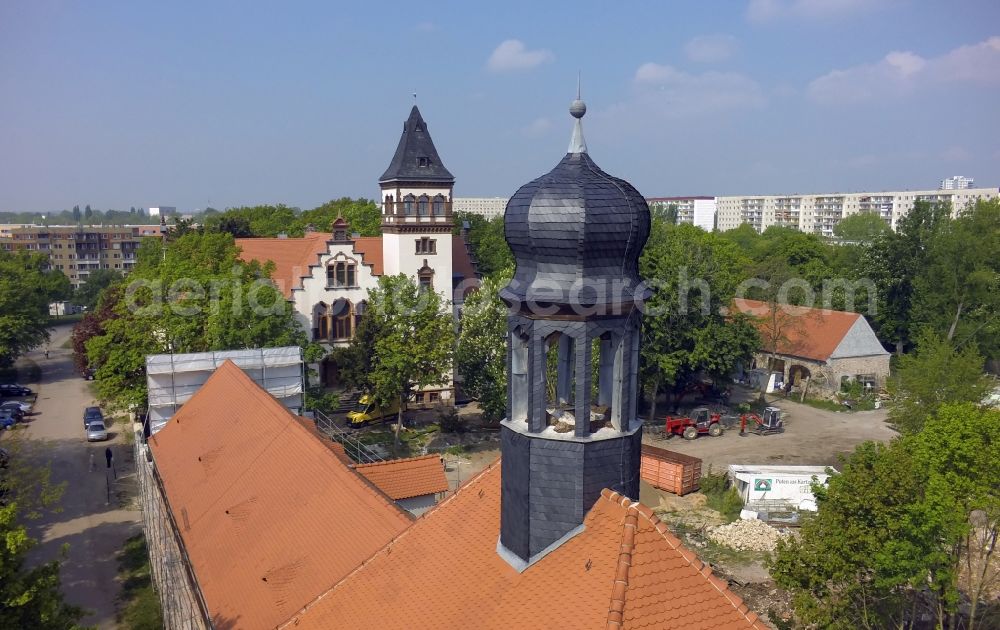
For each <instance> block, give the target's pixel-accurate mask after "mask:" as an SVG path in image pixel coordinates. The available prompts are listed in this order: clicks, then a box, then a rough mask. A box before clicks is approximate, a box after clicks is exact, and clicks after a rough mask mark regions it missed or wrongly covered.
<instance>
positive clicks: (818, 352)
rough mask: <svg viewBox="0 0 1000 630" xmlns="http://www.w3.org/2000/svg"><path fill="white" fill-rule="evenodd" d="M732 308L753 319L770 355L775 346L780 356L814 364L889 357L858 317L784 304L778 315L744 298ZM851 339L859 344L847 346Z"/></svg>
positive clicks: (763, 303)
mask: <svg viewBox="0 0 1000 630" xmlns="http://www.w3.org/2000/svg"><path fill="white" fill-rule="evenodd" d="M733 306H734V307H735V309H736V310H738V311H741V312H743V313H746V314H747V315H750V316H751V317H752V318H753V319H754V323H755V324H756V326H757V330H758V332H760V336H761V344H762V347H761V350H763V351H770V350H771V349H770V348H768V347H767V346H768V345H769V344H771V343H773V342H776V343H775V352H776V353H777V354H783V355H787V356H795V357H801V358H803V359H812V360H814V361H828V360H829V359H830V358H831V357H835V358H844V357H847V356H876V355H885V354H888V352H886V350H885V348H883V347H882V344H881V343H879V341H878V338H877V337H876V336H875V333H874V332H872V330H871V326H870V325H869V324H868V321H867V320H866V319H865V318H864V317H862V316H861V315H859V314H858V313H849V312H846V311H834V310H827V309H821V308H808V307H805V306H790V305H784V304H782V305H780V307H779V308H778V309H777V313H775V312H774V311H772V310H771V306H770V305H769V304H768V303H767V302H761V301H759V300H747V299H744V298H737V299H735V300H733ZM852 329H853V330H854V332H852ZM865 329H867V333H870V334H866V332H865ZM849 334H850V335H849ZM849 336H850V338H851V340H852V342H857V343H851V344H845V343H844V342H845V339H847V338H848V337H849ZM842 344H843V345H842ZM848 345H849V346H850V347H849V348H848ZM838 349H840V351H838Z"/></svg>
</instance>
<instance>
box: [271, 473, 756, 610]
mask: <svg viewBox="0 0 1000 630" xmlns="http://www.w3.org/2000/svg"><path fill="white" fill-rule="evenodd" d="M584 526H585V528H584V530H583V531H582V532H581V533H580V534H578V535H577V536H575V537H573V538H571V539H569V540H567V541H566V542H565V543H563V545H561V546H560V547H558V548H557V549H555V550H554V551H552V552H551V553H549V554H548V555H547V556H545V557H543V558H542V559H541V560H539V561H538V562H536V563H535V564H534V565H532V566H530V567H528V568H527V569H526V570H525V571H524V572H523V573H518V572H517V571H515V570H514V569H513V568H512V567H511V566H510V565H509V564H507V562H505V561H504V560H503V559H502V558H501V557H500V556H499V555H497V551H496V549H497V537H498V535H499V529H500V466H499V465H498V464H494V465H493V466H492V467H491V468H488V469H487V470H486V471H484V472H483V473H482V474H480V475H479V476H477V477H475V478H473V479H472V480H471V481H469V482H468V483H467V484H466V485H465V486H463V488H462V489H461V490H460V491H459V492H458V493H456V494H455V495H453V496H451V497H449V498H448V499H446V500H445V501H443V502H441V503H440V504H438V506H437V507H436V508H434V509H432V510H431V511H429V512H427V513H426V514H425V515H424V516H423V517H421V518H419V519H417V521H416V522H414V524H413V525H412V526H411V527H410V528H409V529H408V530H407V531H405V532H403V533H402V534H401V535H400V536H398V537H397V538H396V539H395V540H393V541H392V542H390V543H389V544H388V545H386V547H385V548H383V549H382V550H380V551H379V552H378V553H377V554H375V555H374V556H373V557H372V558H370V559H369V560H368V561H367V562H366V563H365V564H364V566H362V567H359V568H358V569H357V570H355V571H354V572H353V573H352V574H351V575H349V576H347V577H346V578H345V579H344V580H342V581H341V582H340V583H339V584H337V585H336V586H334V587H333V588H332V589H331V590H330V591H328V592H327V593H324V594H323V595H321V596H320V597H318V598H317V599H316V600H315V601H313V602H311V603H310V604H309V605H308V606H307V607H305V609H304V610H302V611H301V612H300V613H298V614H295V615H293V616H292V617H291V618H290V619H289V620H287V621H286V622H285V624H284V625H283V626H282V627H294V628H296V630H311V629H316V628H324V629H325V628H338V629H340V628H370V627H372V626H378V627H379V628H382V629H386V630H391V629H396V628H398V629H406V630H411V629H424V628H435V629H438V628H441V629H449V628H456V629H457V628H462V629H464V628H477V629H479V628H485V629H490V628H497V629H499V628H504V629H509V628H574V629H577V628H595V629H596V628H625V629H631V628H643V627H646V628H660V629H664V630H671V629H678V630H679V629H682V628H683V629H685V630H688V629H692V628H705V629H708V628H712V629H717V630H727V629H730V628H759V629H763V628H766V626H765V625H764V624H763V622H760V621H758V620H757V616H756V615H755V614H754V613H752V612H750V611H749V610H748V609H747V607H746V605H745V604H743V602H742V601H741V600H740V598H739V597H738V596H737V595H736V594H735V593H733V592H732V591H730V590H729V589H728V587H727V585H726V583H725V581H723V580H721V579H719V578H718V577H716V576H713V575H712V574H711V570H710V569H709V568H708V567H707V566H706V565H703V564H702V562H701V561H699V560H698V558H697V557H696V556H695V555H694V554H693V553H691V552H690V551H688V550H687V549H685V548H684V547H683V546H682V545H681V544H680V542H679V541H678V540H677V538H675V537H674V536H673V535H672V534H670V532H669V531H667V527H666V525H664V524H663V523H661V522H660V521H659V520H658V519H657V518H656V517H655V516H654V515H653V513H652V512H651V511H650V510H649V509H648V508H646V507H643V506H640V505H637V504H635V503H632V502H631V501H629V500H628V499H624V498H622V497H620V496H619V495H618V494H615V493H611V492H608V491H607V490H605V491H604V493H603V494H602V496H601V498H600V499H598V500H597V502H596V503H595V504H594V506H593V508H591V510H590V512H589V513H588V514H587V517H586V519H585V521H584Z"/></svg>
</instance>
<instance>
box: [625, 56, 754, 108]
mask: <svg viewBox="0 0 1000 630" xmlns="http://www.w3.org/2000/svg"><path fill="white" fill-rule="evenodd" d="M635 85H636V88H637V98H638V100H639V101H640V102H642V103H644V104H645V105H647V106H649V107H652V108H654V109H656V110H658V111H659V113H661V114H664V115H667V116H676V117H682V116H691V115H700V114H705V113H712V112H719V111H723V110H730V109H750V108H757V107H762V106H763V105H764V104H765V103H766V102H767V99H766V97H765V96H764V91H763V90H762V89H761V87H760V85H758V84H757V82H756V81H754V80H753V79H751V78H749V77H747V76H745V75H742V74H738V73H735V72H715V71H712V72H704V73H701V74H689V73H686V72H683V71H681V70H677V69H676V68H674V67H672V66H668V65H661V64H658V63H652V62H649V63H644V64H642V65H641V66H639V69H638V70H636V72H635Z"/></svg>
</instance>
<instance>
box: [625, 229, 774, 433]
mask: <svg viewBox="0 0 1000 630" xmlns="http://www.w3.org/2000/svg"><path fill="white" fill-rule="evenodd" d="M639 265H640V271H641V273H642V277H643V278H645V279H646V281H647V282H648V283H650V285H652V286H653V287H654V291H653V295H652V298H651V299H650V300H649V302H648V303H647V309H646V315H645V318H644V319H643V326H642V335H643V344H642V352H641V359H642V360H641V369H642V377H643V383H644V389H645V390H646V391H648V392H650V394H651V395H652V399H653V409H652V412H651V415H653V414H655V412H656V398H657V397H658V395H659V393H660V392H661V391H664V390H665V391H666V392H667V393H668V395H674V396H678V395H680V394H681V393H682V392H683V391H684V389H685V387H686V386H687V385H688V384H689V383H690V382H692V381H693V380H694V379H695V377H696V376H698V375H699V374H707V375H708V376H711V377H713V378H719V379H721V378H724V377H726V376H728V375H729V374H730V373H731V372H732V370H733V369H734V368H735V367H736V365H737V364H738V363H739V362H741V361H745V360H748V359H749V358H750V356H751V355H752V353H753V352H754V351H755V350H756V349H757V348H758V347H759V338H758V335H757V331H756V328H755V327H754V325H753V323H752V322H751V321H750V320H749V318H747V317H745V316H743V315H742V314H739V313H733V314H729V315H726V314H724V310H723V309H724V308H726V307H728V306H729V305H730V303H731V301H732V299H733V296H734V294H735V291H736V287H737V286H738V285H739V284H740V282H742V281H743V280H744V279H745V277H746V272H747V269H748V267H749V260H748V259H747V258H746V256H744V255H743V254H742V253H741V252H740V251H738V250H737V248H736V247H735V246H734V245H733V244H732V243H730V242H729V241H727V240H725V239H723V238H722V237H720V236H719V235H718V234H715V233H709V232H705V231H704V230H702V229H700V228H697V227H695V226H693V225H687V224H682V225H677V226H674V225H670V224H668V223H666V222H665V221H662V220H659V219H656V220H654V221H653V225H652V231H651V234H650V238H649V241H648V242H647V244H646V248H645V250H643V254H642V257H641V258H640V261H639Z"/></svg>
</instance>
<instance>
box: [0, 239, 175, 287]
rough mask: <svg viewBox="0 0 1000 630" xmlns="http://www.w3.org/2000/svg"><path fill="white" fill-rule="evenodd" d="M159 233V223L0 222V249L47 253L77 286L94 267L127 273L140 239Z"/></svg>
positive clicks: (50, 261) (55, 267)
mask: <svg viewBox="0 0 1000 630" xmlns="http://www.w3.org/2000/svg"><path fill="white" fill-rule="evenodd" d="M160 235H161V232H160V226H159V225H124V226H76V225H72V226H65V225H62V226H43V225H0V249H3V250H6V251H19V250H27V251H38V252H43V253H45V254H48V256H49V267H50V268H52V269H59V270H60V271H62V272H63V273H64V274H66V277H67V278H69V281H70V283H71V284H72V285H73V286H74V287H78V286H80V285H81V284H83V283H84V282H86V280H87V278H88V277H89V276H90V273H91V272H92V271H94V270H96V269H111V270H115V271H120V272H122V273H127V272H128V271H129V270H130V269H132V267H133V266H135V261H136V251H137V250H138V249H139V245H140V244H141V243H142V239H143V238H152V237H159V236H160Z"/></svg>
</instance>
